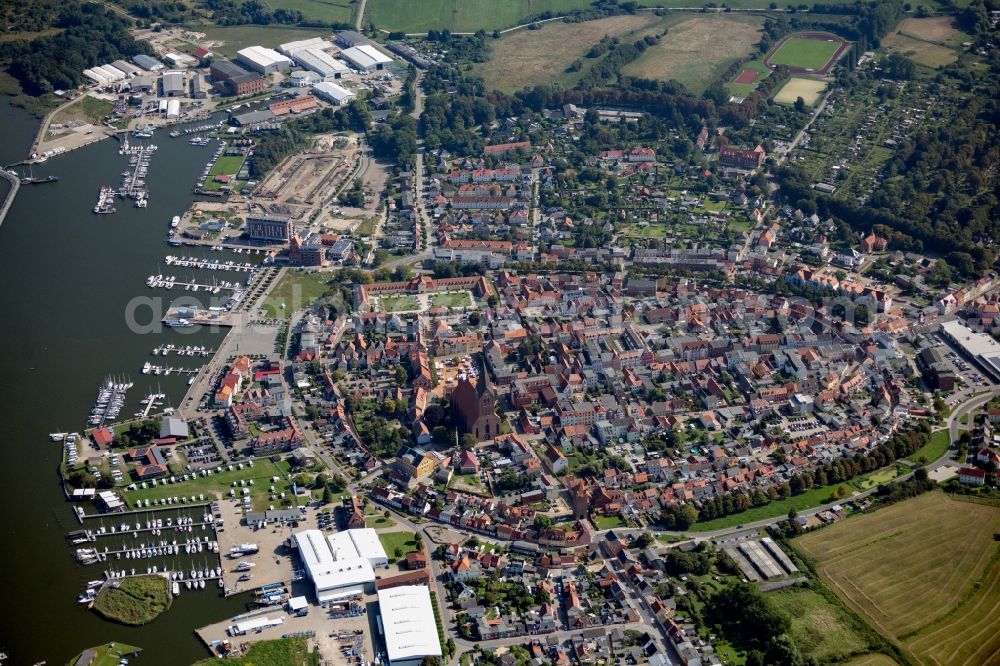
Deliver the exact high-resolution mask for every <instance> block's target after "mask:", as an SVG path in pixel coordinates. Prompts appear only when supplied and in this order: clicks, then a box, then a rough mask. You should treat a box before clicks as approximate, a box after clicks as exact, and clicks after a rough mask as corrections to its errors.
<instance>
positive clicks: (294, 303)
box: [263, 271, 330, 319]
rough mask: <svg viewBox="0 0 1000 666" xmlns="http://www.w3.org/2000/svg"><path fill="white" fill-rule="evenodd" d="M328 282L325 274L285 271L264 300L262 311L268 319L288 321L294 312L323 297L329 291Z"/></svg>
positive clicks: (328, 279) (328, 278) (327, 275)
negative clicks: (276, 318)
mask: <svg viewBox="0 0 1000 666" xmlns="http://www.w3.org/2000/svg"><path fill="white" fill-rule="evenodd" d="M329 282H330V276H329V274H327V273H309V272H306V271H286V272H285V274H284V275H282V276H281V280H279V281H278V283H277V284H276V285H275V287H274V289H272V290H271V293H269V294H268V295H267V298H265V299H264V303H263V306H264V310H265V312H266V313H267V316H268V317H280V318H281V319H288V318H289V317H290V316H291V314H292V313H293V312H295V311H296V310H301V309H302V308H304V307H307V306H308V305H309V304H310V303H312V302H313V301H315V300H316V299H318V298H320V297H321V296H323V295H325V294H326V293H327V292H328V291H329V290H330V286H329Z"/></svg>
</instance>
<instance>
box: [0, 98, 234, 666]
mask: <svg viewBox="0 0 1000 666" xmlns="http://www.w3.org/2000/svg"><path fill="white" fill-rule="evenodd" d="M37 126H38V122H37V120H36V119H34V118H32V117H31V116H29V115H28V114H27V113H25V112H24V111H22V110H21V109H18V108H15V107H12V106H11V105H10V104H9V102H8V100H7V98H6V97H2V96H0V163H2V164H5V165H7V164H11V163H14V162H17V161H20V160H22V159H24V157H26V155H27V151H28V148H29V146H30V145H31V141H32V139H33V137H34V133H35V131H36V128H37ZM155 136H156V138H155V139H153V141H154V142H155V143H156V144H157V145H158V146H159V150H158V151H157V153H156V154H155V155H154V157H153V160H152V163H151V166H150V170H149V177H148V179H147V182H148V184H149V190H150V204H149V207H148V208H146V209H136V208H134V207H132V206H131V205H130V203H129V202H126V201H122V202H120V203H119V205H118V213H117V214H115V215H94V214H92V213H91V209H92V208H93V206H94V203H95V201H96V199H97V193H98V190H99V188H100V186H101V185H112V186H114V187H117V186H118V185H119V183H120V182H121V176H120V172H121V171H123V170H124V169H125V168H126V167H127V161H126V158H124V157H122V156H120V155H118V143H117V142H115V141H113V140H104V141H101V142H99V143H96V144H92V145H91V146H88V147H85V148H82V149H79V150H76V151H72V152H69V153H65V154H63V155H61V156H59V157H57V158H53V159H50V160H49V161H48V162H46V163H45V164H42V165H38V166H36V167H35V169H34V174H35V175H36V176H39V175H41V176H44V175H49V174H54V175H57V176H59V182H58V183H54V184H47V185H36V186H26V187H22V188H21V189H20V191H19V193H18V195H17V199H16V200H15V202H14V205H13V207H12V208H11V210H10V212H9V213H8V215H7V219H6V220H5V221H4V223H3V226H2V227H0V322H2V325H0V367H3V369H4V377H3V381H0V410H2V411H0V414H2V420H3V425H4V429H3V434H2V436H0V452H2V453H3V457H2V460H0V491H2V492H3V501H2V502H0V534H2V535H3V537H2V547H0V581H2V584H3V590H4V592H3V594H0V650H2V651H6V652H7V653H8V654H9V655H10V663H12V664H18V665H20V664H32V663H35V662H37V661H41V660H43V659H44V660H47V661H48V663H49V664H52V665H57V664H64V663H66V662H67V661H68V660H69V659H71V658H72V657H73V655H75V654H76V653H77V652H79V651H80V650H82V649H84V648H86V647H89V646H92V645H97V644H100V643H104V642H107V641H123V642H127V643H131V644H133V645H137V646H140V647H142V648H144V650H145V652H144V654H143V656H142V657H141V659H140V660H139V663H140V664H146V665H150V666H152V665H154V664H164V665H166V664H170V665H177V664H189V663H191V662H192V661H195V660H197V659H199V658H202V657H204V656H207V652H206V651H205V649H204V648H203V647H202V645H201V643H200V641H199V640H198V639H197V637H196V636H195V635H194V633H193V630H194V629H195V628H197V627H199V626H202V625H204V624H208V623H210V622H216V621H219V620H221V619H223V618H225V617H227V616H230V615H234V614H236V613H239V612H241V611H242V610H243V609H244V608H245V603H246V599H245V598H242V597H241V598H230V599H222V598H220V597H219V596H218V595H217V593H216V590H208V589H206V590H205V591H202V592H189V593H187V594H182V595H181V596H180V598H178V599H176V600H175V601H174V604H173V606H172V608H171V609H170V611H168V612H167V613H166V614H164V615H162V616H161V617H160V618H159V619H157V620H156V621H155V622H153V623H152V624H150V625H148V626H146V627H140V628H131V627H124V626H120V625H116V624H112V623H109V622H105V621H103V620H101V619H100V618H99V617H98V616H97V615H96V614H95V613H93V612H92V611H87V610H84V609H82V608H81V607H79V606H78V604H77V603H76V596H77V594H78V593H79V592H80V590H81V583H82V582H83V581H86V580H91V579H95V578H100V577H101V574H100V569H101V566H100V565H94V566H92V567H86V568H84V567H80V566H77V565H76V564H75V563H74V562H73V560H72V558H71V554H70V551H71V549H70V547H69V545H68V542H67V541H66V539H65V534H66V533H67V532H68V531H70V530H74V529H78V528H79V524H78V523H77V521H76V519H75V518H74V517H73V514H72V512H71V510H70V505H69V504H68V503H67V502H65V501H64V500H63V496H62V492H61V490H60V487H59V479H58V474H57V465H58V463H59V460H60V456H61V448H60V447H61V445H60V444H56V443H52V442H50V441H49V439H48V436H47V435H48V433H49V432H53V431H56V430H80V429H82V428H83V427H84V426H85V423H86V415H87V414H88V413H89V412H90V409H91V408H92V403H93V400H94V397H95V394H96V390H97V386H98V384H99V383H100V381H101V380H102V379H103V378H104V377H106V376H108V375H115V376H119V377H122V376H129V377H131V379H132V381H134V382H135V387H134V388H133V389H132V390H131V391H130V392H129V394H128V397H129V405H128V406H127V407H126V410H124V411H123V414H122V416H123V417H124V416H125V415H126V414H125V412H127V413H129V414H130V413H131V412H132V411H135V409H136V408H137V402H138V400H139V399H141V398H142V397H143V394H144V393H146V392H147V389H150V388H152V389H156V387H157V384H159V386H160V387H161V388H162V390H163V391H164V392H166V393H167V394H168V395H169V396H170V399H171V400H172V404H175V405H176V404H177V403H178V402H179V400H180V398H181V396H182V395H183V393H184V390H185V388H186V385H187V379H186V377H175V376H170V377H162V376H161V377H153V376H145V375H141V374H140V373H139V369H140V368H141V367H142V364H143V363H144V362H146V361H154V357H152V356H150V351H151V350H152V349H153V347H156V346H157V345H160V344H163V343H166V342H173V343H175V344H182V345H196V344H197V345H205V346H209V347H213V348H214V347H217V346H218V343H219V342H220V341H221V336H220V334H218V333H210V332H207V331H205V332H202V331H199V332H196V333H194V334H190V335H184V334H182V333H181V332H177V331H169V330H168V331H164V332H158V333H152V334H143V335H138V334H135V333H132V332H131V331H130V329H129V327H128V326H127V324H126V320H125V314H124V313H125V311H126V307H127V305H128V303H129V301H130V300H131V299H133V298H134V297H137V296H139V297H152V296H163V297H164V299H165V302H166V303H169V301H170V300H171V299H172V298H173V299H176V298H178V297H180V296H181V295H182V294H184V292H181V294H178V293H176V292H177V289H175V290H174V291H173V292H164V291H154V290H151V289H147V287H146V285H145V279H146V276H148V275H150V274H156V273H164V274H168V273H169V274H175V275H177V276H178V277H188V276H191V275H194V274H195V272H193V271H191V270H190V269H172V268H167V267H166V266H165V265H164V264H163V263H162V262H163V258H164V256H165V255H167V254H185V255H191V254H206V255H208V254H210V255H211V256H217V257H224V258H227V259H228V258H232V259H238V258H241V257H243V255H231V254H228V253H227V254H225V255H223V254H213V253H206V252H200V253H199V252H197V251H195V250H193V249H192V248H170V247H168V246H167V245H166V243H165V242H164V238H165V233H166V229H167V227H168V225H169V222H170V219H171V217H172V216H174V215H178V214H180V213H181V212H183V211H184V210H186V209H187V207H188V206H189V204H190V203H191V201H192V196H191V188H192V186H193V184H194V180H195V178H196V176H197V175H198V174H200V172H201V169H202V167H203V166H204V164H205V162H206V160H208V158H209V157H210V155H211V153H212V151H213V148H209V147H205V148H202V147H195V146H190V145H188V143H187V141H186V140H185V139H184V138H178V139H170V138H169V137H168V136H167V134H166V132H163V131H158V132H157V133H156V135H155ZM2 187H3V189H2V190H0V193H2V194H5V193H6V188H7V184H6V182H5V181H2ZM244 260H245V259H244ZM215 276H217V277H218V279H219V280H234V279H238V278H239V276H242V277H244V278H245V274H238V273H222V272H219V273H215V274H208V275H207V276H206V274H205V273H204V272H201V273H200V275H199V277H206V279H207V280H210V279H211V277H215ZM167 358H168V359H169V362H170V364H171V365H181V364H184V365H199V364H200V363H203V362H204V361H203V360H199V359H183V360H182V359H179V358H178V357H176V356H170V357H167ZM155 362H157V363H164V362H166V361H165V360H164V359H163V357H156V361H155Z"/></svg>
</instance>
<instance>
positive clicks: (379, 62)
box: [341, 44, 392, 72]
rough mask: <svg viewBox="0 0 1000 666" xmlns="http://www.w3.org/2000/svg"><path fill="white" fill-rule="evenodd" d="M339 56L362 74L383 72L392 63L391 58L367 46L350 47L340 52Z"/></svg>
mask: <svg viewBox="0 0 1000 666" xmlns="http://www.w3.org/2000/svg"><path fill="white" fill-rule="evenodd" d="M341 55H342V56H343V57H345V58H347V61H348V62H350V63H351V65H353V66H354V68H355V69H357V70H360V71H362V72H374V71H379V70H383V69H385V68H386V67H387V66H388V65H389V63H391V62H392V58H390V57H389V56H387V55H386V54H384V53H382V52H381V51H379V50H378V49H377V48H375V47H374V46H371V45H369V44H362V45H361V46H352V47H351V48H349V49H345V50H344V51H342V52H341Z"/></svg>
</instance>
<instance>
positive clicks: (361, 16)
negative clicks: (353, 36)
mask: <svg viewBox="0 0 1000 666" xmlns="http://www.w3.org/2000/svg"><path fill="white" fill-rule="evenodd" d="M367 4H368V0H361V2H360V3H359V4H358V16H357V18H355V19H354V29H355V30H357V31H358V32H361V24H362V23H363V22H364V20H365V6H366V5H367Z"/></svg>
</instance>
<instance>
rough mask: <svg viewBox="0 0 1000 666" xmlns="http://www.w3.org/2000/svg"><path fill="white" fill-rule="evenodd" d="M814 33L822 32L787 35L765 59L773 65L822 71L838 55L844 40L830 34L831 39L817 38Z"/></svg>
mask: <svg viewBox="0 0 1000 666" xmlns="http://www.w3.org/2000/svg"><path fill="white" fill-rule="evenodd" d="M813 34H816V35H818V34H820V33H801V34H800V35H792V36H790V37H787V38H786V39H785V40H784V41H782V42H781V44H779V45H778V46H777V47H776V48H775V49H774V50H773V51H772V52H771V53H770V54H768V56H767V57H766V58H765V61H766V62H767V64H768V65H772V66H773V65H785V66H787V67H790V68H799V69H804V70H809V71H815V72H819V71H822V70H823V69H825V68H826V66H827V64H828V63H829V62H830V60H831V59H832V58H833V56H834V55H836V53H837V51H838V50H839V49H840V48H841V45H842V44H843V42H841V41H839V40H838V38H835V37H834V36H833V35H830V37H829V39H825V38H824V39H817V38H813V37H812V36H811V35H813ZM807 35H810V36H807Z"/></svg>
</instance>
